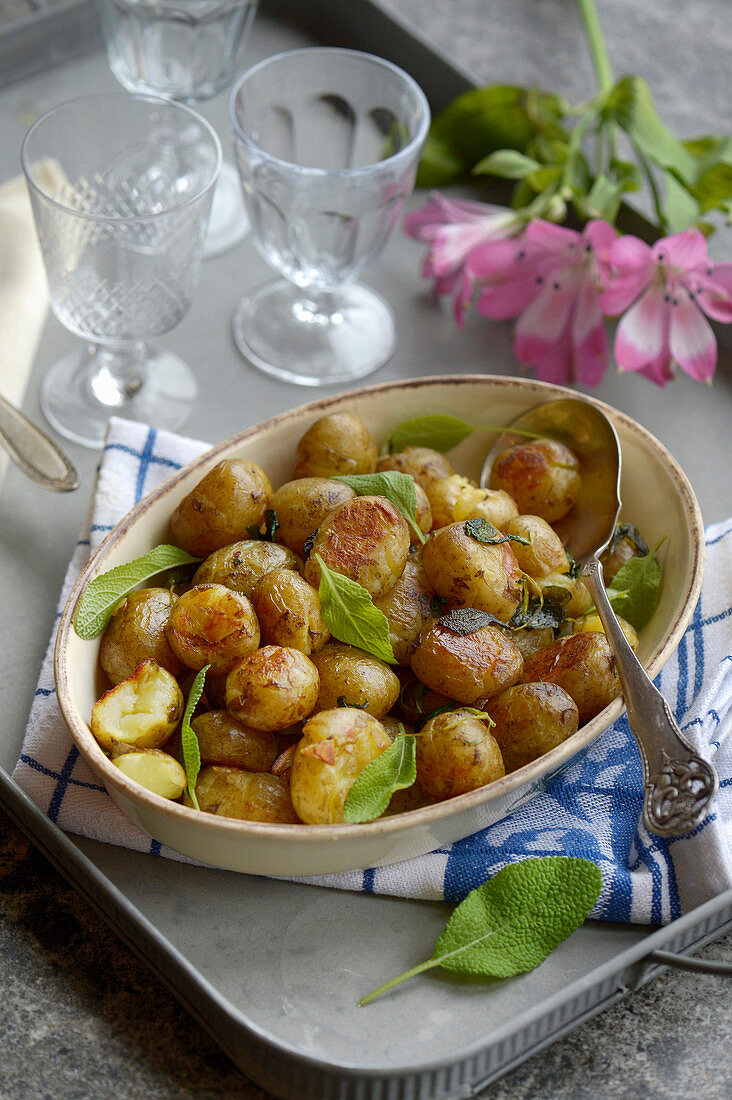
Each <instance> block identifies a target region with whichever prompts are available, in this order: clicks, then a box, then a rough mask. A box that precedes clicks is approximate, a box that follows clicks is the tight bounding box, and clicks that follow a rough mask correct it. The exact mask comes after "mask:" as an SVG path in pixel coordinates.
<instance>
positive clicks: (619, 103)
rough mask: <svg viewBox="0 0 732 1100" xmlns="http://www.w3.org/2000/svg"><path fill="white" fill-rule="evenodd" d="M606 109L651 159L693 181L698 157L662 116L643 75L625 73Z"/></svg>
mask: <svg viewBox="0 0 732 1100" xmlns="http://www.w3.org/2000/svg"><path fill="white" fill-rule="evenodd" d="M606 110H607V112H608V113H609V114H610V115H611V116H612V117H613V118H615V120H616V121H617V123H618V125H619V126H621V127H622V129H623V130H625V131H626V133H627V134H628V136H629V137H630V139H631V141H632V142H633V143H634V144H635V145H636V146H637V147H638V149H640V151H641V152H642V153H644V154H645V156H647V157H648V158H649V160H652V161H653V163H654V164H657V165H658V166H659V168H665V169H667V170H668V171H671V172H674V173H675V174H676V175H677V176H678V177H679V178H680V179H681V180H682V181H683V182H684V183H687V184H688V183H693V181H694V179H695V178H696V174H697V165H696V161H695V159H694V157H693V156H692V154H691V153H690V152H689V150H688V149H687V148H685V146H684V144H683V142H681V141H679V139H678V138H677V137H675V136H674V134H672V133H671V131H670V130H669V129H668V127H667V126H666V125H665V123H664V122H663V121H662V120H661V118H660V116H659V114H658V112H657V110H656V107H655V104H654V102H653V96H652V95H651V90H650V88H649V87H648V85H647V84H646V82H645V80H643V78H642V77H640V76H624V77H622V79H621V80H619V81H618V82H617V84H616V85H615V87H614V88H613V90H612V91H611V93H610V95H609V96H608V99H607V103H606Z"/></svg>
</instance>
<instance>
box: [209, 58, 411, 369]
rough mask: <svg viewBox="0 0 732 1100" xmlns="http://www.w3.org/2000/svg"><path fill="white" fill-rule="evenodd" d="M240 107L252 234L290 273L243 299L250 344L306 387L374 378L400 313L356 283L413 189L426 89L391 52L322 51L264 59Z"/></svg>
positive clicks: (247, 82) (237, 102)
mask: <svg viewBox="0 0 732 1100" xmlns="http://www.w3.org/2000/svg"><path fill="white" fill-rule="evenodd" d="M230 111H231V125H232V130H233V134H234V149H235V153H236V158H237V164H238V167H239V174H240V176H241V181H242V185H243V188H244V197H245V200H246V203H247V208H248V211H249V217H250V220H251V222H252V230H253V234H254V239H255V242H256V244H257V247H258V249H259V251H260V252H261V253H262V255H263V256H264V258H265V259H266V260H267V261H268V263H270V264H271V265H272V266H273V267H274V268H276V269H277V270H278V271H279V272H281V274H282V275H284V276H285V278H284V279H282V280H278V281H277V282H274V283H270V284H269V285H267V286H265V287H263V288H262V289H260V290H258V291H256V292H255V293H253V294H251V295H250V296H248V297H246V298H244V300H243V301H242V302H241V304H240V306H239V308H238V310H237V312H236V314H235V316H234V339H235V340H236V343H237V345H238V347H239V349H240V350H241V352H242V353H243V354H244V355H245V356H246V358H247V359H249V360H250V362H251V363H253V364H254V366H256V367H258V368H259V369H260V370H263V371H265V372H266V373H268V374H273V375H275V376H277V377H279V378H284V379H287V380H288V381H290V382H298V383H300V384H302V385H306V386H319V385H322V384H324V383H329V382H345V381H350V380H351V379H353V378H360V377H363V375H366V374H370V373H371V372H372V371H374V370H376V369H377V368H378V367H380V366H381V365H382V364H383V363H384V362H386V360H387V359H388V358H389V356H390V355H391V354H392V351H393V349H394V346H395V336H394V320H393V316H392V312H391V310H390V308H389V306H388V305H387V304H386V302H384V301H383V300H382V299H381V298H380V297H379V296H378V295H377V294H375V293H374V292H373V291H371V290H367V289H366V287H363V286H360V285H359V284H358V283H354V282H352V281H351V280H352V279H354V278H355V277H356V276H357V275H359V274H360V273H361V272H362V271H363V270H364V268H365V267H367V266H368V264H370V263H371V262H372V261H373V260H374V259H376V257H377V256H378V255H379V253H380V252H381V250H382V248H383V247H384V245H385V244H386V242H387V240H388V238H389V235H390V234H391V232H392V230H393V228H394V226H395V224H396V221H397V219H398V217H399V212H400V210H401V208H402V204H403V203H404V200H405V199H406V198H407V197H408V196H409V194H410V193H411V191H412V187H413V186H414V177H415V174H416V170H417V164H418V162H419V157H420V154H421V151H422V145H423V143H424V140H425V137H426V136H427V130H428V128H429V122H430V113H429V107H428V105H427V100H426V99H425V96H424V94H423V92H422V91H421V89H420V88H419V86H418V85H417V84H416V83H415V82H414V80H412V78H411V77H409V76H407V74H406V73H404V72H402V70H401V69H398V68H397V67H396V66H395V65H392V64H390V63H389V62H388V61H383V60H382V59H381V58H378V57H373V56H371V55H370V54H364V53H358V52H356V51H354V50H342V49H331V48H328V47H313V48H310V49H304V50H293V51H291V52H289V53H283V54H278V55H277V56H275V57H271V58H269V59H268V60H266V61H263V62H261V64H259V65H255V66H254V67H253V68H252V69H250V70H249V71H248V72H247V73H245V74H244V76H243V77H242V78H241V79H240V80H239V81H238V83H237V84H236V85H235V87H234V89H233V90H232V94H231V101H230Z"/></svg>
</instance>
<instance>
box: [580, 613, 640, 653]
mask: <svg viewBox="0 0 732 1100" xmlns="http://www.w3.org/2000/svg"><path fill="white" fill-rule="evenodd" d="M616 618H617V620H618V623H619V624H620V629H621V630H622V631H623V634H624V635H625V637H626V640H627V642H628V645H629V646H630V648H631V649H632V650H634V651H635V650H636V649H637V648H638V632H637V631H636V629H635V627H634V626H632V625H631V623H629V622H628V620H627V619H624V618H623V617H622V615H616ZM571 625H572V633H573V634H584V633H588V632H591V631H602V633H603V634H604V633H605V628H604V627H603V625H602V622H601V621H600V616H599V615H598V614H597V612H596V611H592V612H590V614H589V615H580V617H579V618H578V619H574V620H573V622H572V624H571Z"/></svg>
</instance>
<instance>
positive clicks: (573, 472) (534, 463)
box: [491, 439, 581, 523]
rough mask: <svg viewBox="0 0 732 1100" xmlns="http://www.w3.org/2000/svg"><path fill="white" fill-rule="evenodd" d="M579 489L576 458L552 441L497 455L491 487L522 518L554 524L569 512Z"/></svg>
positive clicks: (534, 442)
mask: <svg viewBox="0 0 732 1100" xmlns="http://www.w3.org/2000/svg"><path fill="white" fill-rule="evenodd" d="M580 487H581V478H580V475H579V461H578V459H577V456H576V455H575V454H574V453H573V452H572V451H571V450H570V449H569V447H565V445H564V444H563V443H559V442H557V440H555V439H535V440H531V442H528V443H517V444H516V445H515V446H514V447H509V449H508V450H506V451H504V452H503V453H502V454H500V455H498V457H497V458H496V461H495V462H494V463H493V469H492V470H491V488H492V489H504V490H505V491H506V492H507V493H509V494H510V495H511V496H512V497H513V499H514V500H515V501H516V504H517V505H518V509H519V512H520V513H521V514H522V515H532V516H541V517H542V519H545V520H546V521H547V522H548V523H554V521H555V520H558V519H561V518H562V516H565V515H566V514H567V512H569V511H570V509H571V508H572V506H573V505H574V502H575V501H576V499H577V497H578V495H579V491H580Z"/></svg>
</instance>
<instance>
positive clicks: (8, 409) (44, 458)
mask: <svg viewBox="0 0 732 1100" xmlns="http://www.w3.org/2000/svg"><path fill="white" fill-rule="evenodd" d="M0 446H3V447H4V448H5V450H6V451H7V452H8V454H9V455H10V457H11V459H12V460H13V462H14V463H15V465H16V466H18V467H19V468H20V469H21V470H22V471H23V473H24V474H27V475H28V477H30V478H32V479H33V481H35V482H37V483H38V485H42V486H43V488H44V489H50V490H51V491H52V492H55V493H68V492H70V491H71V490H72V489H78V487H79V478H78V476H77V473H76V470H75V469H74V467H73V466H72V464H71V461H70V460H69V459H68V458H67V457H66V455H65V454H64V452H63V451H62V450H61V448H60V447H57V446H56V444H55V443H53V442H52V441H51V440H50V439H49V438H48V436H47V435H44V433H43V432H42V431H41V430H40V428H37V427H36V426H35V424H31V422H30V420H28V418H27V417H25V416H23V413H22V412H20V411H19V410H18V409H16V408H15V406H14V405H11V404H10V402H9V401H6V399H5V398H4V397H3V396H2V394H0Z"/></svg>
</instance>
